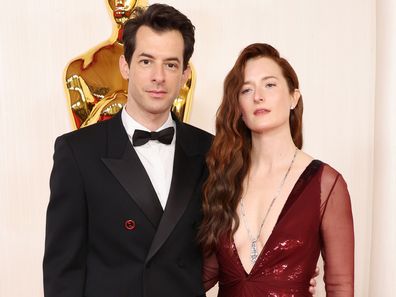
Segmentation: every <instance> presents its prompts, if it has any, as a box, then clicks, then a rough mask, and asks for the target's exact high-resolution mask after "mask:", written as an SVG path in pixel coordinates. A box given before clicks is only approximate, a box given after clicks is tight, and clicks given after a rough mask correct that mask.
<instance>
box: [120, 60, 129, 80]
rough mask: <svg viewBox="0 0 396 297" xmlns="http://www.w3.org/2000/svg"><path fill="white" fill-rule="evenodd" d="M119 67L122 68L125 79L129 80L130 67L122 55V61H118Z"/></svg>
mask: <svg viewBox="0 0 396 297" xmlns="http://www.w3.org/2000/svg"><path fill="white" fill-rule="evenodd" d="M118 65H119V67H120V72H121V76H122V78H123V79H126V80H128V79H129V65H128V62H127V61H126V60H125V56H124V55H121V56H120V59H119V60H118Z"/></svg>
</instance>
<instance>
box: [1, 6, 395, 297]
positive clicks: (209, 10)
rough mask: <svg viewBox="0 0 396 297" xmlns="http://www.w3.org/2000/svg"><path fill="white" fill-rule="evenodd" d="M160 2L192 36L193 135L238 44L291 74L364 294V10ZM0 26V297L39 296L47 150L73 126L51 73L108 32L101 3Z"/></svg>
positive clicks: (15, 10) (369, 151)
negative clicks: (331, 183) (345, 198)
mask: <svg viewBox="0 0 396 297" xmlns="http://www.w3.org/2000/svg"><path fill="white" fill-rule="evenodd" d="M149 2H150V3H154V2H157V1H149ZM161 2H166V3H168V4H170V5H173V6H175V7H176V8H178V9H179V10H181V11H182V12H184V13H185V14H186V15H187V16H189V17H190V18H191V20H192V21H193V23H194V24H195V26H196V28H197V31H196V47H195V53H194V56H193V58H192V61H193V63H194V66H195V67H196V70H197V85H196V91H195V96H194V97H195V98H194V102H193V107H192V113H191V121H190V122H191V123H192V124H194V125H197V126H199V127H201V128H203V129H206V130H208V131H211V132H214V115H215V112H216V109H217V107H218V105H219V102H220V99H221V93H222V82H223V79H224V77H225V75H226V73H227V72H228V70H229V69H230V67H231V65H232V64H233V63H234V61H235V59H236V57H237V55H238V53H239V52H240V50H241V49H242V48H243V47H245V46H246V45H248V44H249V43H252V42H267V43H271V44H272V45H274V46H275V47H276V48H278V49H279V51H280V52H281V54H282V55H284V56H285V57H286V58H288V59H289V61H290V62H291V64H292V65H293V66H294V67H295V69H296V71H297V73H298V74H299V78H300V82H301V90H302V94H303V98H304V105H305V113H304V136H305V150H306V151H307V152H308V153H310V154H312V155H313V156H315V157H317V158H319V159H321V160H323V161H325V162H328V163H329V164H331V165H333V166H334V167H335V168H336V169H338V170H339V171H340V172H342V173H343V175H344V177H345V178H346V180H347V182H348V185H349V189H350V193H351V196H352V203H353V211H354V217H355V232H356V281H355V282H356V296H363V297H365V296H369V290H368V289H369V284H370V274H369V268H370V247H371V233H370V230H371V206H372V200H373V167H374V160H373V148H374V108H375V105H374V103H375V100H374V98H375V46H376V43H375V41H376V39H375V38H376V32H375V30H376V24H375V8H376V2H375V0H350V1H343V0H333V1H315V0H299V1H293V0H289V1H277V0H245V1H236V0H217V1H211V2H209V1H184V0H167V1H165V0H164V1H161ZM241 3H243V4H241ZM0 16H1V17H0V100H1V104H0V141H1V142H0V166H1V167H0V177H1V179H0V189H1V191H0V263H1V264H0V265H1V268H0V296H5V297H20V296H29V297H40V296H42V275H41V261H42V255H43V242H44V224H45V208H46V205H47V202H48V195H49V189H48V177H49V173H50V169H51V166H52V153H53V142H54V139H55V137H56V136H57V135H60V134H62V133H64V132H67V131H69V130H70V129H71V127H72V125H71V122H70V116H69V113H68V110H67V102H66V96H65V93H64V90H63V86H62V73H63V70H64V67H65V66H66V64H67V63H68V62H69V61H70V60H71V59H72V58H73V57H75V56H77V55H79V54H81V53H83V52H85V51H86V50H88V49H89V48H91V47H93V46H94V45H97V44H98V43H100V42H102V41H104V40H106V39H107V38H109V37H110V34H111V25H112V23H111V18H110V16H109V14H108V12H107V10H106V5H105V1H104V0H84V1H78V0H68V1H50V0H41V1H39V2H36V1H27V0H22V1H19V4H18V6H16V5H15V2H12V1H7V2H5V3H3V4H2V10H1V13H0ZM393 224H395V223H393ZM391 228H393V230H395V226H394V225H393V226H392V227H391ZM386 269H387V268H386V267H384V270H382V273H384V274H385V275H386V274H387V270H386ZM389 269H390V268H389ZM374 288H375V287H374ZM318 291H319V292H318V294H317V296H325V295H324V293H323V289H322V288H321V287H319V289H318ZM374 291H375V290H374ZM371 292H373V290H371ZM373 296H374V295H373Z"/></svg>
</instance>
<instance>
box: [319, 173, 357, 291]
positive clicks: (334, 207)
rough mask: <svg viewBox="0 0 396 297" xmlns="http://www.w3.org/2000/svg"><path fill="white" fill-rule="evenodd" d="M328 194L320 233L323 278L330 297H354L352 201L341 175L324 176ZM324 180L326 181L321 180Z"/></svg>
mask: <svg viewBox="0 0 396 297" xmlns="http://www.w3.org/2000/svg"><path fill="white" fill-rule="evenodd" d="M323 179H324V180H326V179H327V181H325V184H326V186H327V187H328V190H325V191H323V189H322V193H323V192H325V193H326V192H327V193H329V194H328V195H327V199H326V200H325V203H324V206H323V207H324V209H323V216H322V224H321V232H322V239H323V246H322V256H323V260H324V281H325V285H326V293H327V296H328V297H352V296H354V232H353V219H352V210H351V201H350V197H349V193H348V189H347V185H346V183H345V181H344V179H343V178H342V176H341V175H340V174H338V173H337V175H335V176H334V175H333V178H332V180H333V182H331V183H330V182H329V177H324V178H323ZM322 182H323V180H322Z"/></svg>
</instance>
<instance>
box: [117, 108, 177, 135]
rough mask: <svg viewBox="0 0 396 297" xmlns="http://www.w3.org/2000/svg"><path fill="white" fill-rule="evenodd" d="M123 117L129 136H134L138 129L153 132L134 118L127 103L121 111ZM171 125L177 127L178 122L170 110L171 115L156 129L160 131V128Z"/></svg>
mask: <svg viewBox="0 0 396 297" xmlns="http://www.w3.org/2000/svg"><path fill="white" fill-rule="evenodd" d="M121 119H122V124H123V125H124V128H125V130H126V132H127V134H128V136H130V137H132V136H133V133H134V132H135V130H137V129H139V130H143V131H149V132H151V131H150V130H149V129H147V128H146V127H144V126H143V125H142V124H140V123H139V122H137V121H136V120H135V119H134V118H132V117H131V116H130V115H129V114H128V112H127V111H126V105H125V106H124V107H123V109H122V111H121ZM169 127H173V128H175V129H176V123H175V122H174V121H173V119H172V115H171V112H170V111H169V115H168V118H167V120H166V121H165V123H164V124H163V125H162V126H161V127H159V128H158V129H157V130H156V131H159V130H162V129H165V128H169Z"/></svg>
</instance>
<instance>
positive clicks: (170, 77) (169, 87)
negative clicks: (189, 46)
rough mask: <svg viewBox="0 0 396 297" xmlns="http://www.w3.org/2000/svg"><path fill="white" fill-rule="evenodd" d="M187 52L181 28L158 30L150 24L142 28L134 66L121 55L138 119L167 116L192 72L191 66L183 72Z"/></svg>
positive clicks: (133, 113)
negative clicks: (185, 52)
mask: <svg viewBox="0 0 396 297" xmlns="http://www.w3.org/2000/svg"><path fill="white" fill-rule="evenodd" d="M183 51H184V41H183V37H182V35H181V33H180V32H179V31H176V30H171V31H165V32H156V31H154V30H152V29H151V28H149V27H147V26H142V27H140V28H139V29H138V31H137V33H136V47H135V51H134V53H133V55H132V59H131V63H130V65H129V66H128V64H127V62H126V61H125V58H124V57H123V56H121V58H120V69H121V74H122V76H123V78H124V79H128V80H129V82H128V102H127V111H128V113H129V114H130V115H131V116H132V117H133V118H135V120H137V121H140V122H142V120H143V122H144V121H145V120H147V119H150V118H153V117H156V118H158V117H160V118H165V119H166V118H167V116H168V113H169V110H170V108H171V106H172V103H173V100H174V99H175V98H176V97H177V95H178V93H179V91H180V88H181V87H182V86H183V85H184V83H185V82H186V80H187V78H188V74H189V68H187V69H186V70H185V71H183Z"/></svg>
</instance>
